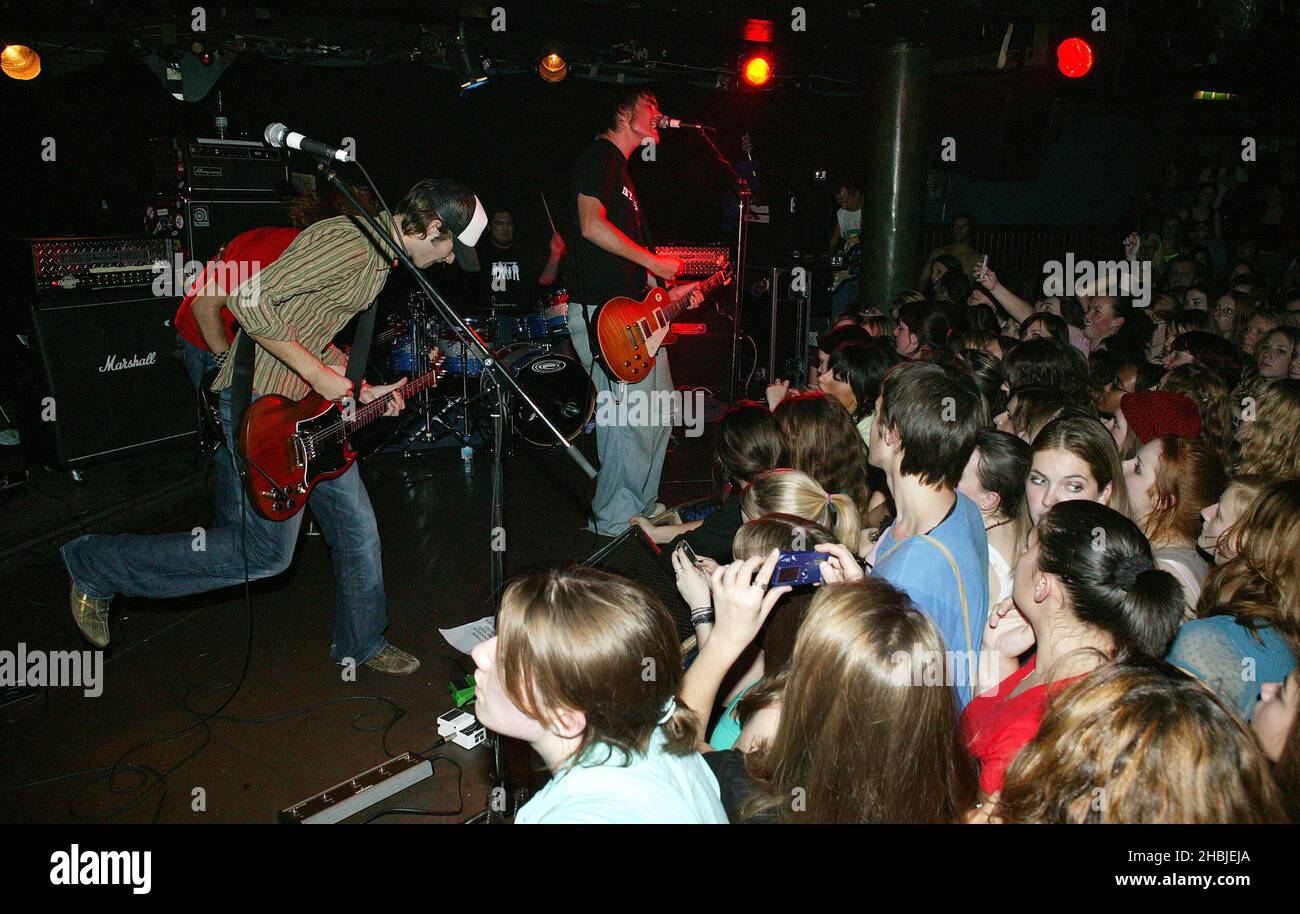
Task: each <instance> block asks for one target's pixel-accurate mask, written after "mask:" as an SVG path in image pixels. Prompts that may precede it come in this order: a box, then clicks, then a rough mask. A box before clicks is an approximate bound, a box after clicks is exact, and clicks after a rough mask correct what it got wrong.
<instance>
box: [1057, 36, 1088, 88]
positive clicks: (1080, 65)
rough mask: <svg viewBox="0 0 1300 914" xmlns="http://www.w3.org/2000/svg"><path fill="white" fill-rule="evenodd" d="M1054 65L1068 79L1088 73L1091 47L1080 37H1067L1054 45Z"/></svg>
mask: <svg viewBox="0 0 1300 914" xmlns="http://www.w3.org/2000/svg"><path fill="white" fill-rule="evenodd" d="M1056 66H1057V69H1059V70H1060V71H1061V72H1062V73H1064V74H1065V75H1066V76H1068V77H1070V79H1078V78H1079V77H1081V76H1086V75H1088V71H1089V70H1091V69H1092V47H1091V46H1090V45H1089V44H1088V42H1086V41H1084V40H1083V39H1082V38H1067V39H1065V40H1064V41H1062V42H1061V43H1060V44H1059V45H1057V46H1056Z"/></svg>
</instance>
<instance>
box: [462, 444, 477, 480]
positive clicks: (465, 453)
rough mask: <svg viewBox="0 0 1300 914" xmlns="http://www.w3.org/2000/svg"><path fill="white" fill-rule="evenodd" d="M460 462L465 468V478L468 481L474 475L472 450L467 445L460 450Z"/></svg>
mask: <svg viewBox="0 0 1300 914" xmlns="http://www.w3.org/2000/svg"><path fill="white" fill-rule="evenodd" d="M460 462H461V465H462V466H463V467H464V468H465V478H466V479H468V478H470V477H471V476H473V475H474V449H473V448H472V447H470V446H469V445H468V444H467V445H465V446H464V447H463V448H461V449H460Z"/></svg>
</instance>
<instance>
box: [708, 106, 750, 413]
mask: <svg viewBox="0 0 1300 914" xmlns="http://www.w3.org/2000/svg"><path fill="white" fill-rule="evenodd" d="M711 129H712V128H710V127H700V128H698V130H699V133H700V136H702V137H703V138H704V142H706V143H708V144H709V147H710V148H711V149H712V150H713V156H714V158H716V159H717V160H718V161H719V162H721V163H722V164H723V166H724V167H725V168H726V169H727V171H729V172H730V173H731V178H732V180H733V181H735V182H736V190H737V195H738V196H739V198H740V202H739V204H738V207H739V213H738V215H739V216H740V221H739V225H738V226H737V228H736V281H735V282H734V283H733V285H734V287H735V288H734V289H733V293H734V295H733V301H734V303H735V314H734V316H733V317H732V324H731V383H730V387H729V402H731V403H734V402H736V382H737V381H739V380H740V378H739V372H738V371H737V366H738V365H739V364H740V318H741V311H742V309H743V307H744V302H745V293H744V291H743V287H744V285H745V266H746V263H747V261H748V259H749V205H750V201H751V200H752V199H753V191H752V190H750V187H749V182H748V181H746V180H745V179H744V178H742V177H741V176H740V174H739V173H738V172H737V171H736V167H735V166H734V165H733V164H732V163H731V160H730V159H728V158H727V157H726V156H724V155H723V154H722V150H721V149H719V148H718V144H717V143H715V142H713V137H711V136H709V131H710V130H711Z"/></svg>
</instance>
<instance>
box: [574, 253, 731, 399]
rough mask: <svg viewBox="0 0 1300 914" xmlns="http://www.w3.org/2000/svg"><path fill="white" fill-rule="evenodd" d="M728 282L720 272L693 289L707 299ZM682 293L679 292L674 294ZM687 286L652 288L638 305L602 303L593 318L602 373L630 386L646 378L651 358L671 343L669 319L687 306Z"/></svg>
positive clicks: (620, 299)
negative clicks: (594, 318)
mask: <svg viewBox="0 0 1300 914" xmlns="http://www.w3.org/2000/svg"><path fill="white" fill-rule="evenodd" d="M729 282H731V271H730V270H722V271H720V272H717V273H714V274H713V275H712V276H710V277H709V278H708V279H705V280H703V281H701V282H700V284H699V285H698V286H696V287H695V289H698V290H699V292H701V293H702V294H705V295H707V294H708V293H710V292H712V291H713V290H714V289H716V288H718V287H720V286H725V285H726V284H727V283H729ZM679 289H680V290H686V291H681V292H679V291H678V290H679ZM690 291H694V290H693V289H688V287H687V286H678V287H677V288H676V289H665V288H662V287H657V288H653V289H651V290H650V291H649V293H648V294H647V295H646V297H645V298H643V299H641V300H640V301H638V300H637V299H635V298H631V297H629V296H626V295H618V296H615V297H614V298H611V299H610V300H609V301H607V302H605V304H604V306H603V307H601V309H600V311H599V312H597V314H596V343H597V345H598V346H599V347H600V355H601V359H602V361H603V362H604V364H605V369H606V370H607V371H608V372H609V373H610V374H611V375H613V376H614V377H616V378H618V379H619V380H620V381H624V382H626V383H628V384H634V383H636V382H637V381H642V380H644V379H645V378H647V377H649V376H650V372H651V371H653V370H654V367H655V355H656V354H657V353H658V352H659V350H660V348H662V347H663V346H666V345H668V344H669V343H671V342H672V337H671V332H672V323H673V319H674V318H675V317H677V315H679V314H681V313H682V312H683V311H685V310H686V309H687V308H688V307H689V306H690V304H689V299H690Z"/></svg>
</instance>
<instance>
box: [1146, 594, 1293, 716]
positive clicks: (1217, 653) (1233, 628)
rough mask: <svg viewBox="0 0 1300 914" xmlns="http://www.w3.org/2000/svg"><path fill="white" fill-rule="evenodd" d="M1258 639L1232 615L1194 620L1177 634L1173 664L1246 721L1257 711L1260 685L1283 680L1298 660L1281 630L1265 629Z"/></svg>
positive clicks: (1172, 653) (1172, 650) (1171, 656)
mask: <svg viewBox="0 0 1300 914" xmlns="http://www.w3.org/2000/svg"><path fill="white" fill-rule="evenodd" d="M1257 631H1258V632H1259V637H1258V638H1256V637H1255V636H1254V635H1253V634H1251V632H1250V629H1248V628H1247V627H1246V626H1244V625H1240V624H1238V623H1237V620H1236V619H1234V618H1233V617H1232V616H1210V617H1208V618H1205V619H1193V620H1192V621H1191V622H1188V623H1186V624H1185V625H1184V626H1183V627H1182V628H1181V629H1179V631H1178V637H1177V638H1175V639H1174V644H1173V647H1171V648H1169V657H1168V660H1169V662H1170V663H1172V664H1173V665H1174V666H1176V667H1179V668H1180V669H1184V670H1186V671H1187V672H1189V673H1191V674H1192V675H1193V676H1195V677H1196V678H1197V679H1199V680H1201V681H1202V682H1204V683H1205V684H1206V685H1208V686H1209V687H1210V688H1211V689H1213V690H1214V692H1215V694H1217V695H1218V696H1219V697H1220V698H1222V699H1223V700H1224V701H1225V702H1227V703H1228V704H1229V705H1230V706H1231V707H1233V708H1236V709H1237V712H1238V713H1239V714H1241V716H1242V717H1243V718H1244V719H1245V720H1250V718H1251V715H1252V714H1254V713H1255V704H1256V703H1257V702H1258V701H1259V687H1260V686H1261V685H1262V684H1263V683H1265V682H1281V681H1282V680H1284V679H1286V677H1287V676H1288V675H1290V673H1291V671H1292V670H1293V669H1295V665H1296V658H1295V655H1294V654H1292V653H1291V649H1290V648H1288V647H1287V644H1286V639H1284V638H1283V637H1282V636H1281V635H1279V634H1278V633H1277V630H1276V629H1273V628H1267V627H1261V628H1259V629H1257Z"/></svg>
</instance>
